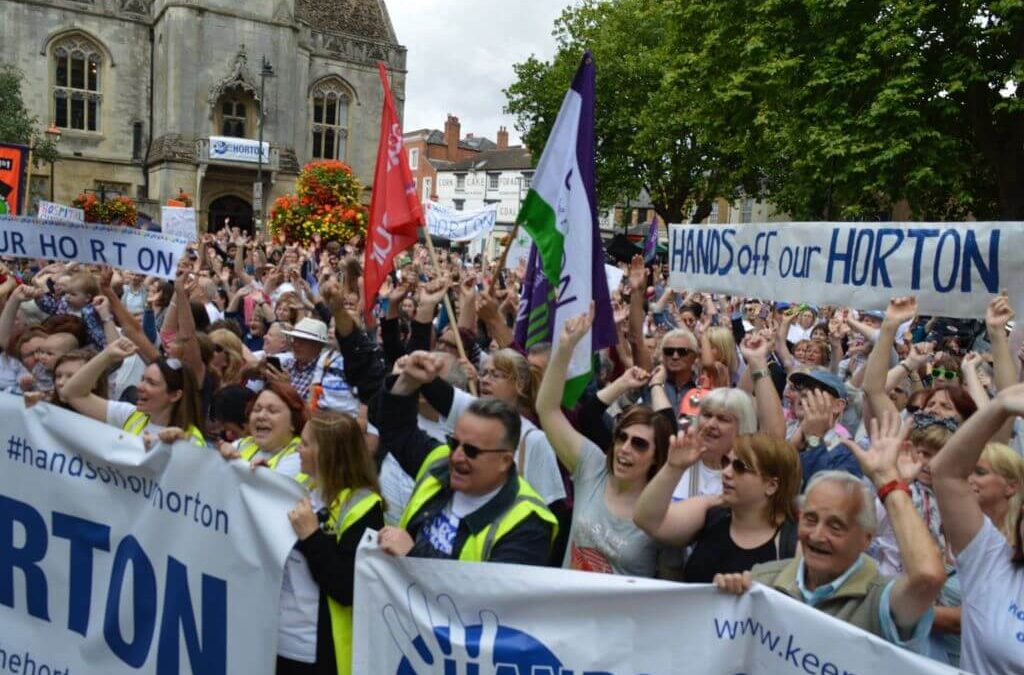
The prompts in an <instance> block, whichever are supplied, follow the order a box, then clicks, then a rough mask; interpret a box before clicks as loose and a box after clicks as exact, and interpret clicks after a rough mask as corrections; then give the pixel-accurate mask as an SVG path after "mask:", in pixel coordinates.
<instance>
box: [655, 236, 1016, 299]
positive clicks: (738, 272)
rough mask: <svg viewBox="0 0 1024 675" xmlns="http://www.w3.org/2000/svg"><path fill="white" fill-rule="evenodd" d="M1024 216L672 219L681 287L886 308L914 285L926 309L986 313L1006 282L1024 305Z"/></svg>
mask: <svg viewBox="0 0 1024 675" xmlns="http://www.w3.org/2000/svg"><path fill="white" fill-rule="evenodd" d="M1022 251H1024V224H1022V223H1017V222H978V223H763V224H745V225H740V226H732V225H672V226H671V227H670V229H669V242H668V260H669V270H670V273H671V277H670V283H671V285H672V287H673V288H675V289H677V290H680V289H686V290H697V291H711V292H719V293H729V294H734V295H742V296H746V297H754V298H761V299H765V300H779V301H785V302H806V303H810V304H815V305H843V306H847V307H853V308H855V309H864V310H884V309H885V308H886V306H887V305H888V302H889V299H890V298H892V297H894V296H902V295H914V296H916V297H917V303H918V307H919V309H920V312H921V313H922V314H925V315H934V316H947V317H955V318H978V317H983V316H984V315H985V309H986V308H987V306H988V303H989V301H990V299H991V298H992V296H993V295H995V294H997V293H999V291H1000V290H1001V289H1007V290H1008V291H1009V294H1010V299H1011V301H1013V302H1014V304H1015V305H1017V306H1018V309H1019V308H1020V307H1021V306H1022V305H1024V274H1021V273H1020V256H1021V252H1022Z"/></svg>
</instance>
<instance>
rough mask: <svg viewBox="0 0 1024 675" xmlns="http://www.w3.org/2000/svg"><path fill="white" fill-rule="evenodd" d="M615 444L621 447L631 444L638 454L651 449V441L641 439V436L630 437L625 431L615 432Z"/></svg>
mask: <svg viewBox="0 0 1024 675" xmlns="http://www.w3.org/2000/svg"><path fill="white" fill-rule="evenodd" d="M615 442H616V443H619V444H621V445H626V443H629V444H630V445H632V446H633V449H634V450H636V451H637V452H647V451H648V450H650V449H651V442H650V441H649V440H647V439H646V438H640V437H639V436H630V435H629V434H627V433H626V432H625V431H616V432H615Z"/></svg>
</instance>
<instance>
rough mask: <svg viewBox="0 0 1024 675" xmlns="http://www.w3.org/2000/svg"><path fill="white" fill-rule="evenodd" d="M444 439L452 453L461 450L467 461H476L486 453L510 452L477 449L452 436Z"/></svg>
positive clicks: (497, 449) (505, 450) (494, 449)
mask: <svg viewBox="0 0 1024 675" xmlns="http://www.w3.org/2000/svg"><path fill="white" fill-rule="evenodd" d="M445 438H446V439H447V441H448V448H449V449H450V450H451V451H452V452H455V451H456V450H458V449H459V448H462V453H463V454H464V455H466V457H468V458H469V459H476V458H477V457H479V456H480V455H482V454H486V453H494V452H512V451H511V450H509V449H508V448H492V449H489V450H488V449H484V448H478V447H476V446H475V445H470V444H469V443H463V442H462V441H460V440H459V439H457V438H455V437H454V436H446V437H445Z"/></svg>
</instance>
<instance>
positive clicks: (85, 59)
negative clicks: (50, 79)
mask: <svg viewBox="0 0 1024 675" xmlns="http://www.w3.org/2000/svg"><path fill="white" fill-rule="evenodd" d="M53 60H54V89H53V117H54V119H53V122H54V124H55V125H56V126H58V127H60V128H63V129H76V130H79V131H99V118H100V102H101V97H102V94H101V92H100V66H101V65H102V60H101V58H100V55H99V54H98V53H97V51H95V50H94V48H93V47H92V45H90V44H89V43H87V42H85V41H84V40H82V39H80V38H70V39H68V40H67V41H65V43H62V44H60V45H58V46H57V47H56V48H55V49H54V50H53Z"/></svg>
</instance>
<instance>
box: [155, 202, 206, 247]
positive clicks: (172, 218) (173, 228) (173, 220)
mask: <svg viewBox="0 0 1024 675" xmlns="http://www.w3.org/2000/svg"><path fill="white" fill-rule="evenodd" d="M160 230H161V231H162V232H163V233H164V234H168V235H170V236H172V237H181V238H182V239H186V240H188V241H196V239H198V238H199V236H198V233H199V230H198V228H197V227H196V210H195V209H194V208H192V207H191V206H184V207H183V206H161V207H160Z"/></svg>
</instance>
